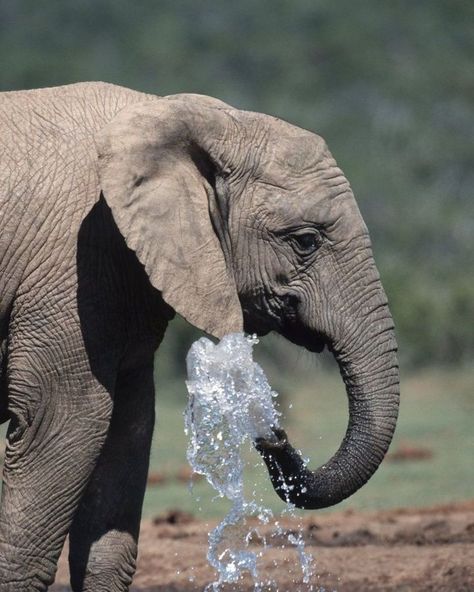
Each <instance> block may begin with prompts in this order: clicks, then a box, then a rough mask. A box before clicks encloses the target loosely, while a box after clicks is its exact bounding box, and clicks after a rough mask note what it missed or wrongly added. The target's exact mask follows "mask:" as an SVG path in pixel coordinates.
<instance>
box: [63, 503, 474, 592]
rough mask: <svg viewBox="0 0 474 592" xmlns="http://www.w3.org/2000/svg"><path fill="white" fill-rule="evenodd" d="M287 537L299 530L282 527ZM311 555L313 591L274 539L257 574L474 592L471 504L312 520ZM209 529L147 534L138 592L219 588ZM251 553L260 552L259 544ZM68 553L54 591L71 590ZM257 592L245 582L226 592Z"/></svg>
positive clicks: (295, 587) (357, 589) (330, 583)
mask: <svg viewBox="0 0 474 592" xmlns="http://www.w3.org/2000/svg"><path fill="white" fill-rule="evenodd" d="M282 524H283V525H284V527H285V529H287V530H292V529H294V528H295V523H294V522H291V521H289V520H286V521H282ZM302 525H303V534H304V539H305V543H306V549H307V551H309V552H310V553H312V554H313V556H314V560H315V567H316V569H315V571H316V575H315V576H314V577H313V579H312V584H313V587H310V586H309V585H308V584H302V583H301V579H302V578H301V571H300V570H299V568H298V565H297V562H296V554H295V551H294V549H289V548H288V547H287V548H286V549H285V550H282V549H281V547H280V543H282V542H283V540H282V539H280V540H278V539H277V540H275V538H273V539H272V544H273V548H271V549H267V550H265V553H264V554H263V557H262V560H261V561H262V563H261V567H260V574H261V575H262V578H264V579H266V580H268V579H270V580H273V581H274V582H275V584H274V585H270V586H263V587H262V588H261V590H265V591H266V590H272V591H276V590H278V591H279V592H286V591H288V592H289V591H295V592H300V591H301V592H303V591H309V590H313V591H314V592H316V591H318V592H323V590H324V591H325V592H332V591H334V590H337V592H382V591H383V592H421V591H432V592H468V591H469V592H473V591H474V500H473V501H471V502H463V503H459V504H453V505H449V506H438V507H434V508H429V509H422V510H416V509H403V510H391V511H381V512H376V513H374V512H372V513H362V512H355V511H350V510H348V511H344V512H340V513H334V514H324V515H318V514H314V513H313V514H312V515H311V516H310V517H309V518H307V519H305V521H304V522H303V523H302ZM208 530H209V527H208V526H206V525H205V524H204V523H203V522H199V521H197V520H194V519H193V518H192V517H191V516H186V515H183V514H180V513H179V512H175V513H173V512H169V513H168V514H167V515H164V516H161V517H158V518H157V519H155V520H154V521H145V522H144V523H143V526H142V535H141V541H140V555H139V561H138V571H137V574H136V576H135V580H134V586H133V591H134V592H145V591H146V592H198V591H199V592H201V591H202V590H203V589H204V588H205V586H206V585H207V584H209V583H210V582H212V581H214V573H213V571H212V570H211V568H210V567H209V566H208V565H207V561H206V551H207V533H208ZM251 546H253V548H254V549H256V550H259V549H261V548H262V545H261V540H259V539H258V537H255V538H254V539H253V540H252V541H251ZM67 580H68V578H67V563H66V554H65V553H64V554H63V556H62V558H61V561H60V566H59V570H58V576H57V579H56V582H57V584H56V585H55V586H53V587H52V590H54V591H56V592H59V591H62V592H65V591H66V590H68V588H67V586H66V583H67ZM251 590H254V588H253V584H252V583H251V582H250V581H249V580H247V581H244V582H239V584H238V585H233V586H230V585H229V586H226V587H222V591H223V592H224V591H225V592H230V591H235V592H237V591H238V592H240V591H241V592H247V591H249V592H250V591H251Z"/></svg>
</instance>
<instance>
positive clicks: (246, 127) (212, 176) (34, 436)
mask: <svg viewBox="0 0 474 592" xmlns="http://www.w3.org/2000/svg"><path fill="white" fill-rule="evenodd" d="M0 127H1V134H0V228H1V236H0V297H1V300H0V344H1V345H0V352H1V353H0V368H1V378H0V418H1V419H2V420H3V421H7V420H9V421H10V423H9V428H8V436H7V444H6V455H5V465H4V484H3V492H2V502H1V513H0V592H7V591H8V592H12V591H13V590H15V592H19V591H26V590H28V591H31V590H45V589H46V588H47V586H48V585H49V584H50V583H51V582H52V581H53V578H54V573H55V569H56V562H57V559H58V556H59V554H60V551H61V548H62V546H63V543H64V539H65V536H66V534H67V533H68V532H69V534H70V567H71V583H72V588H73V590H74V591H79V590H90V591H94V592H101V591H107V592H114V591H123V590H127V589H128V587H129V585H130V582H131V579H132V576H133V573H134V570H135V559H136V553H137V539H138V530H139V522H140V515H141V506H142V501H143V494H144V490H145V483H146V474H147V470H148V460H149V450H150V441H151V436H152V430H153V422H154V387H153V356H154V352H155V350H156V349H157V348H158V346H159V344H160V342H161V339H162V337H163V334H164V331H165V329H166V327H167V324H168V321H169V320H170V319H172V317H173V316H174V314H175V312H178V313H179V314H181V315H182V316H183V317H185V318H186V319H187V320H188V321H190V322H191V323H192V324H193V325H195V326H196V327H198V328H200V329H202V330H203V331H205V332H207V333H209V334H211V335H213V336H215V337H221V336H222V335H224V334H227V333H230V332H234V331H242V330H245V331H247V332H249V333H252V332H256V333H258V334H260V335H263V334H265V333H268V332H269V331H277V332H279V333H281V334H282V335H284V336H285V337H286V338H288V339H289V340H290V341H292V342H294V343H296V344H298V345H302V346H303V347H305V348H307V349H308V350H310V351H321V350H322V349H323V347H324V346H327V347H328V348H329V349H330V350H331V351H332V352H333V354H334V356H335V358H336V360H337V362H338V364H339V367H340V370H341V375H342V378H343V380H344V382H345V385H346V389H347V394H348V400H349V412H350V413H349V415H350V417H349V424H348V428H347V433H346V436H345V438H344V440H343V442H342V444H341V447H340V449H339V450H338V452H337V453H336V454H335V455H334V457H333V458H331V459H330V460H329V461H328V462H327V463H326V464H325V465H323V467H321V468H320V469H317V470H316V471H313V472H311V471H309V470H308V469H307V468H306V466H305V465H304V463H303V462H302V460H301V459H300V457H299V455H298V454H297V453H296V451H295V450H294V449H293V448H292V447H291V445H290V444H289V443H288V440H287V438H286V434H285V433H284V432H283V431H281V430H280V431H278V430H276V431H275V437H274V438H272V439H269V440H260V441H258V442H257V443H256V446H257V448H258V449H259V451H260V452H261V454H262V455H263V457H264V459H265V462H266V463H267V465H268V468H269V472H270V476H271V479H272V482H273V485H274V487H275V489H276V491H277V492H278V494H279V495H280V496H281V497H283V498H284V499H288V500H290V501H292V502H293V503H295V504H296V505H298V506H300V507H303V508H321V507H325V506H329V505H332V504H335V503H337V502H339V501H341V500H342V499H344V498H346V497H348V496H349V495H351V494H352V493H354V492H355V491H356V490H357V489H358V488H359V487H361V486H362V485H363V484H364V483H365V482H366V481H367V480H368V479H369V478H370V476H371V475H372V474H373V473H374V471H375V470H376V468H377V467H378V465H379V463H380V462H381V460H382V458H383V456H384V454H385V452H386V450H387V448H388V446H389V443H390V440H391V438H392V434H393V431H394V428H395V423H396V418H397V411H398V399H399V386H398V365H397V359H396V343H395V338H394V334H393V324H392V319H391V317H390V313H389V310H388V307H387V300H386V297H385V294H384V291H383V289H382V286H381V284H380V280H379V276H378V273H377V270H376V268H375V264H374V261H373V258H372V253H371V246H370V241H369V237H368V233H367V228H366V226H365V224H364V222H363V220H362V218H361V215H360V213H359V210H358V208H357V205H356V202H355V200H354V197H353V195H352V191H351V188H350V186H349V183H348V182H347V180H346V179H345V177H344V175H343V173H342V172H341V170H340V169H339V168H338V167H337V165H336V162H335V161H334V159H333V157H332V156H331V154H330V152H329V150H328V149H327V147H326V144H325V143H324V141H323V140H322V139H321V138H320V137H319V136H317V135H315V134H313V133H310V132H307V131H305V130H302V129H299V128H297V127H294V126H292V125H290V124H288V123H285V122H283V121H280V120H278V119H275V118H273V117H269V116H267V115H262V114H258V113H251V112H245V111H239V110H236V109H233V108H232V107H230V106H228V105H225V104H224V103H221V102H220V101H217V100H215V99H210V98H207V97H201V96H196V95H176V96H173V97H165V98H159V97H156V96H150V95H144V94H141V93H137V92H134V91H131V90H128V89H124V88H120V87H116V86H112V85H107V84H103V83H87V84H78V85H72V86H68V87H58V88H53V89H43V90H36V91H26V92H13V93H5V94H3V95H0ZM308 411H309V410H308Z"/></svg>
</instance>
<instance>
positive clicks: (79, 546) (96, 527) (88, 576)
mask: <svg viewBox="0 0 474 592" xmlns="http://www.w3.org/2000/svg"><path fill="white" fill-rule="evenodd" d="M154 406H155V404H154V386H153V364H152V361H151V360H150V362H149V364H147V365H146V366H145V367H142V368H140V369H138V370H133V371H127V372H126V373H125V374H123V375H121V376H119V378H118V381H117V385H116V390H115V398H114V409H113V414H112V420H111V425H110V430H109V433H108V436H107V440H106V443H105V446H104V449H103V451H102V453H101V456H100V459H99V461H98V464H97V466H96V468H95V470H94V473H93V475H92V478H91V480H90V483H89V485H88V488H87V490H86V491H85V493H84V495H83V497H82V500H81V503H80V506H79V509H78V511H77V513H76V516H75V518H74V522H73V525H72V527H71V530H70V535H69V542H70V550H69V564H70V569H71V586H72V589H73V590H74V592H79V591H81V592H82V591H90V592H124V591H126V590H128V588H129V586H130V584H131V581H132V577H133V574H134V573H135V565H136V556H137V544H138V533H139V527H140V518H141V508H142V503H143V496H144V493H145V487H146V479H147V473H148V464H149V454H150V445H151V439H152V434H153V424H154Z"/></svg>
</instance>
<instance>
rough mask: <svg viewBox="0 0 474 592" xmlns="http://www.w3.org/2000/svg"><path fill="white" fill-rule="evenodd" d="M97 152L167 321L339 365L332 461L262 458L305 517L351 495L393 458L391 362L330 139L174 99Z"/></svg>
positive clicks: (107, 191) (387, 320)
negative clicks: (269, 337) (169, 310)
mask: <svg viewBox="0 0 474 592" xmlns="http://www.w3.org/2000/svg"><path fill="white" fill-rule="evenodd" d="M97 143H98V153H99V176H100V184H101V189H102V191H103V194H104V196H105V199H106V201H107V202H108V204H109V206H110V208H111V210H112V213H113V216H114V218H115V221H116V223H117V226H118V228H119V229H120V231H121V233H122V234H123V236H124V237H125V240H126V242H127V244H128V246H129V247H130V248H131V249H133V250H134V251H135V252H136V254H137V256H138V258H139V260H140V261H141V263H142V264H143V265H144V267H145V269H146V271H147V273H148V275H149V277H150V281H151V283H152V284H153V286H154V287H155V288H157V289H158V290H160V291H161V292H162V295H163V298H164V300H165V301H166V302H167V303H168V304H169V305H170V306H172V307H173V308H174V309H175V310H176V311H177V312H178V313H179V314H181V315H182V316H183V317H185V318H186V319H187V320H188V321H190V322H191V323H192V324H194V325H195V326H197V327H199V328H200V329H202V330H204V331H206V332H208V333H210V334H212V335H214V336H216V337H221V336H222V335H224V334H226V333H230V332H235V331H241V330H242V329H243V330H245V331H246V332H248V333H254V332H255V333H257V334H259V335H263V334H265V333H268V332H269V331H277V332H278V333H280V334H282V335H283V336H285V337H286V338H288V339H289V340H290V341H292V342H293V343H296V344H298V345H301V346H303V347H305V348H306V349H308V350H309V351H312V352H320V351H322V350H323V348H324V347H327V348H328V349H329V350H330V351H331V352H332V353H333V355H334V356H335V359H336V360H337V362H338V365H339V368H340V372H341V376H342V378H343V380H344V383H345V386H346V391H347V395H348V400H349V423H348V428H347V432H346V435H345V437H344V439H343V441H342V444H341V446H340V448H339V450H338V451H337V452H336V454H335V455H334V456H333V457H332V458H331V459H330V460H329V461H328V462H327V463H326V464H325V465H323V466H322V467H320V468H319V469H317V470H316V471H310V470H309V469H307V468H306V466H305V464H304V462H303V461H302V459H301V457H300V456H299V454H298V453H297V452H296V451H295V450H294V449H293V448H292V447H291V445H290V444H289V443H288V441H287V438H286V434H285V433H284V432H283V431H281V430H275V438H274V439H273V440H272V441H267V440H265V441H263V440H260V441H258V442H257V448H258V449H259V451H260V452H261V454H262V456H263V458H264V460H265V462H266V464H267V466H268V469H269V472H270V476H271V479H272V483H273V485H274V488H275V490H276V491H277V493H278V494H279V495H280V496H281V497H282V498H283V499H285V500H287V501H290V502H292V503H294V504H295V505H296V506H298V507H302V508H321V507H325V506H330V505H333V504H336V503H338V502H340V501H341V500H343V499H344V498H346V497H348V496H350V495H352V494H353V493H354V492H355V491H356V490H357V489H358V488H359V487H361V486H362V485H363V484H364V483H365V482H366V481H367V480H368V479H369V478H370V477H371V475H372V474H373V473H374V471H375V470H376V469H377V467H378V465H379V464H380V462H381V461H382V459H383V457H384V455H385V452H386V451H387V449H388V446H389V444H390V441H391V438H392V435H393V431H394V428H395V423H396V419H397V414H398V401H399V379H398V363H397V358H396V342H395V338H394V333H393V323H392V319H391V316H390V312H389V309H388V306H387V299H386V296H385V293H384V291H383V288H382V285H381V283H380V279H379V275H378V273H377V270H376V267H375V264H374V261H373V257H372V252H371V245H370V240H369V236H368V232H367V228H366V226H365V224H364V221H363V219H362V217H361V215H360V212H359V210H358V207H357V205H356V202H355V200H354V197H353V194H352V191H351V188H350V185H349V183H348V181H347V180H346V178H345V177H344V175H343V173H342V171H341V170H340V169H339V168H338V167H337V165H336V162H335V160H334V159H333V157H332V156H331V154H330V152H329V150H328V148H327V146H326V144H325V142H324V140H323V139H322V138H321V137H319V136H317V135H315V134H313V133H310V132H308V131H305V130H302V129H299V128H297V127H295V126H292V125H290V124H288V123H286V122H284V121H281V120H279V119H276V118H273V117H270V116H267V115H262V114H259V113H252V112H245V111H239V110H236V109H233V108H232V107H230V106H228V105H225V104H224V103H221V102H220V101H216V100H214V99H209V98H206V97H201V96H197V95H176V96H173V97H167V98H161V99H154V100H149V101H146V102H143V103H139V104H135V105H133V106H131V107H128V108H126V109H124V110H123V111H121V112H120V113H119V114H118V115H117V116H116V117H115V119H114V120H113V121H112V122H111V123H110V124H109V125H108V126H107V127H106V128H105V129H104V130H103V131H102V132H101V134H100V136H99V137H98V139H97Z"/></svg>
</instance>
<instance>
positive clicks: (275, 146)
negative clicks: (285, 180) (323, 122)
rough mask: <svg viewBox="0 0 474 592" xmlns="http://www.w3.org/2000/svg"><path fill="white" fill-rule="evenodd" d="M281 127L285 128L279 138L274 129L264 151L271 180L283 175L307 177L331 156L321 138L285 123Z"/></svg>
mask: <svg viewBox="0 0 474 592" xmlns="http://www.w3.org/2000/svg"><path fill="white" fill-rule="evenodd" d="M280 123H281V124H282V125H283V126H284V127H283V129H282V133H280V134H278V135H277V134H275V130H274V129H273V130H272V133H270V134H269V137H268V142H267V144H266V147H265V155H264V159H263V160H264V162H265V165H266V166H265V169H266V173H267V174H268V175H269V176H270V177H272V176H274V177H279V176H281V175H282V174H283V175H284V174H286V175H288V174H289V175H292V176H295V177H302V176H305V175H307V174H309V173H311V172H312V171H314V170H315V169H317V168H318V167H319V166H320V165H321V163H322V162H324V161H325V160H327V159H328V157H330V156H331V155H330V153H329V150H328V147H327V145H326V142H325V141H324V140H323V138H321V136H318V135H317V134H314V133H312V132H308V131H306V130H303V129H300V128H297V127H294V126H292V125H290V124H287V123H285V122H280Z"/></svg>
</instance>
